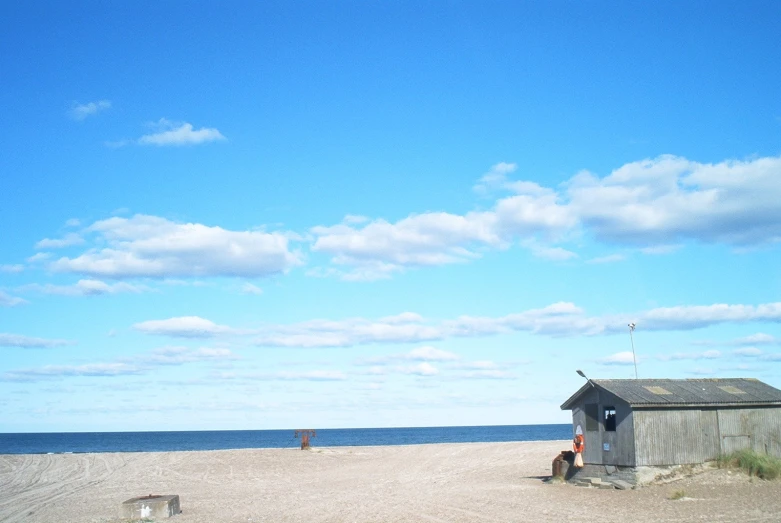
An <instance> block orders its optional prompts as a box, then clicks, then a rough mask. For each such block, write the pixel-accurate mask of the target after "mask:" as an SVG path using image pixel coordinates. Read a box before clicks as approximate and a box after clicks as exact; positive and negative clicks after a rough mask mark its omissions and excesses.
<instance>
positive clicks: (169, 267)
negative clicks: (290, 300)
mask: <svg viewBox="0 0 781 523" xmlns="http://www.w3.org/2000/svg"><path fill="white" fill-rule="evenodd" d="M87 232H90V233H93V234H95V235H97V238H96V239H95V245H96V246H95V247H93V248H90V249H88V250H87V251H85V252H84V253H83V254H81V255H79V256H77V257H75V258H68V257H62V258H60V259H59V260H56V261H53V262H51V264H50V268H51V269H52V270H54V271H58V272H72V273H81V274H86V275H89V276H96V277H110V278H129V277H152V278H166V277H176V276H234V277H259V276H268V275H271V274H277V273H281V272H285V271H287V270H288V269H290V268H292V267H293V266H295V265H299V264H300V263H301V261H300V259H299V256H298V255H297V254H294V253H292V252H291V251H290V250H289V249H288V239H287V237H286V236H285V235H284V234H282V233H267V232H262V231H229V230H226V229H223V228H221V227H209V226H206V225H202V224H198V223H176V222H172V221H170V220H166V219H165V218H160V217H157V216H147V215H136V216H133V217H132V218H121V217H113V218H109V219H106V220H101V221H98V222H95V223H94V224H92V225H91V226H90V227H89V228H88V229H87ZM104 244H108V245H107V246H105V247H103V246H102V245H104ZM39 254H40V253H39Z"/></svg>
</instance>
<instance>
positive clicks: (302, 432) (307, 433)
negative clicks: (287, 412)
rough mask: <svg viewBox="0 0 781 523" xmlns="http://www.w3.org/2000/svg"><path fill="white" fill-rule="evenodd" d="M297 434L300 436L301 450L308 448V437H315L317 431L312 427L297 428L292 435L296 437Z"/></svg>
mask: <svg viewBox="0 0 781 523" xmlns="http://www.w3.org/2000/svg"><path fill="white" fill-rule="evenodd" d="M299 436H301V450H306V449H308V448H309V438H310V437H311V438H314V437H317V431H315V430H313V429H298V430H297V431H296V432H295V434H294V435H293V437H294V438H296V439H298V437H299Z"/></svg>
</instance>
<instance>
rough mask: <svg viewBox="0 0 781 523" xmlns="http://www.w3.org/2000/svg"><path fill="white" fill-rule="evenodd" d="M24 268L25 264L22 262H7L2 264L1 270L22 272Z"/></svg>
mask: <svg viewBox="0 0 781 523" xmlns="http://www.w3.org/2000/svg"><path fill="white" fill-rule="evenodd" d="M23 270H24V265H21V264H18V263H17V264H13V265H10V264H6V265H0V272H9V273H18V272H22V271H23Z"/></svg>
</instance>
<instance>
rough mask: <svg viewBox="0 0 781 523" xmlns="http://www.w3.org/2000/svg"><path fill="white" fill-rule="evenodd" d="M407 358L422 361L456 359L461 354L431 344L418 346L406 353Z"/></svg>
mask: <svg viewBox="0 0 781 523" xmlns="http://www.w3.org/2000/svg"><path fill="white" fill-rule="evenodd" d="M403 357H404V358H405V359H410V360H420V361H455V360H458V359H460V356H458V355H457V354H453V353H452V352H448V351H446V350H441V349H437V348H435V347H431V346H424V347H418V348H417V349H412V350H411V351H409V352H408V353H406V354H404V355H403Z"/></svg>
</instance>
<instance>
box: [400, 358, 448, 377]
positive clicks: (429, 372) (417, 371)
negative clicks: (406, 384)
mask: <svg viewBox="0 0 781 523" xmlns="http://www.w3.org/2000/svg"><path fill="white" fill-rule="evenodd" d="M402 372H403V373H404V374H414V375H416V376H436V375H437V374H439V370H438V369H437V368H436V367H434V366H433V365H432V364H430V363H428V362H425V361H424V362H423V363H418V364H417V365H412V366H409V367H405V368H404V369H402Z"/></svg>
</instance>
